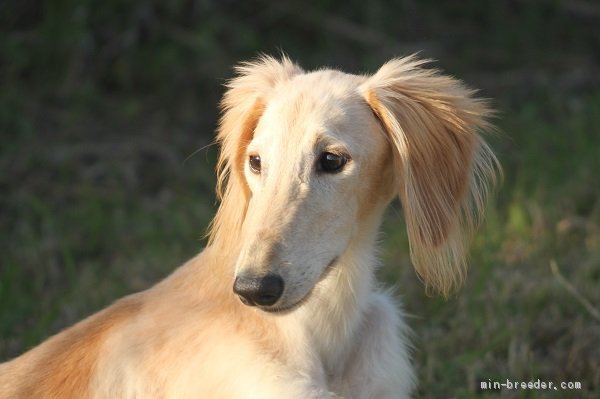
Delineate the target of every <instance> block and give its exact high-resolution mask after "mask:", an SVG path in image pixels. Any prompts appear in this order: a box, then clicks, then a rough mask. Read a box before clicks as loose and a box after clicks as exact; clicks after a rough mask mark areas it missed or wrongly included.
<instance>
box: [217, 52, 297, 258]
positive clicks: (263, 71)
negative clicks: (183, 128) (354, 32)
mask: <svg viewBox="0 0 600 399" xmlns="http://www.w3.org/2000/svg"><path fill="white" fill-rule="evenodd" d="M235 72H236V76H235V77H234V78H233V79H231V80H230V81H229V82H228V83H227V84H226V87H227V91H226V92H225V94H224V96H223V100H222V101H221V112H222V116H221V120H220V123H219V128H218V134H217V142H218V143H219V145H220V148H221V152H220V154H219V159H218V161H217V196H218V199H219V200H220V202H221V204H220V206H219V209H218V211H217V214H216V215H215V218H214V219H213V221H212V223H211V224H210V226H209V229H208V233H207V235H208V245H209V246H215V245H219V246H228V245H233V244H235V243H238V242H239V239H238V238H239V233H240V230H241V226H242V223H243V220H244V216H245V214H246V208H247V204H248V199H249V196H250V192H249V189H248V186H247V184H246V181H245V179H244V173H243V172H244V162H245V152H246V147H247V146H248V144H249V143H250V141H251V140H252V138H253V135H254V129H255V128H256V125H257V123H258V120H259V119H260V116H261V115H262V112H263V110H264V107H265V104H266V101H267V97H268V95H269V92H270V90H272V89H273V88H274V87H275V86H276V85H277V84H278V83H280V82H282V81H285V80H288V79H290V78H291V77H292V76H294V75H296V74H299V73H302V69H300V67H298V66H297V65H295V64H294V63H293V62H292V61H290V60H289V58H287V57H286V56H285V55H282V56H281V59H276V58H273V57H271V56H267V55H261V56H260V57H259V58H258V59H256V60H255V61H250V62H244V63H242V64H240V65H238V66H237V67H236V68H235Z"/></svg>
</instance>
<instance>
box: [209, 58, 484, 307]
mask: <svg viewBox="0 0 600 399" xmlns="http://www.w3.org/2000/svg"><path fill="white" fill-rule="evenodd" d="M422 64H423V61H419V60H417V59H415V58H414V57H407V58H404V59H396V60H392V61H390V62H388V63H386V64H385V65H384V66H383V67H382V68H381V69H380V70H379V71H378V72H377V73H376V74H375V75H373V76H370V77H367V76H357V75H350V74H345V73H342V72H339V71H334V70H318V71H315V72H310V73H307V72H304V71H303V70H302V69H301V68H299V67H298V66H296V65H295V64H293V63H292V62H291V61H289V60H288V59H287V58H283V59H282V60H276V59H274V58H271V57H262V58H260V59H259V60H258V61H256V62H252V63H246V64H242V65H241V66H240V67H238V69H237V72H238V76H237V77H236V78H234V79H233V80H231V81H230V82H229V84H228V91H227V92H226V94H225V96H224V99H223V111H224V114H223V117H222V120H221V125H220V130H219V136H218V140H219V142H220V144H221V148H222V150H221V156H220V159H219V165H218V170H219V187H218V189H219V193H220V195H221V201H222V202H221V206H220V208H219V211H218V213H217V216H216V218H215V220H214V222H213V225H212V230H211V237H210V238H211V241H210V244H211V245H223V243H225V242H227V243H230V244H232V243H233V244H234V245H228V246H223V248H229V249H231V248H235V251H236V253H239V256H238V257H237V263H236V270H235V277H236V279H235V283H234V291H235V292H236V293H237V294H238V295H240V297H241V298H242V300H243V301H244V302H245V303H247V304H249V305H257V306H260V307H261V308H263V309H264V310H271V311H278V310H284V309H290V308H293V307H294V306H296V305H298V304H299V303H301V302H302V301H303V299H305V298H306V297H307V296H308V294H309V293H310V292H311V290H312V289H313V288H314V286H315V285H316V284H318V282H319V281H320V280H321V279H323V278H324V276H325V275H326V274H327V273H328V271H329V270H330V269H331V268H332V267H335V263H336V260H338V259H339V258H340V257H342V255H344V254H346V253H347V252H348V251H351V250H360V249H361V247H365V246H367V247H368V246H370V245H372V243H373V240H374V237H375V233H376V230H377V227H378V225H379V221H380V218H381V214H382V213H383V210H384V209H385V207H386V206H387V204H389V202H390V201H391V200H392V199H393V198H394V196H395V195H399V197H400V200H401V202H402V206H403V209H404V215H405V219H406V226H407V230H408V236H409V240H410V251H411V256H412V260H413V263H414V265H415V268H416V270H417V272H418V273H419V275H420V276H421V278H422V280H423V281H424V282H425V284H426V285H427V286H429V287H432V288H434V289H437V290H439V291H440V292H442V293H443V294H447V293H448V292H449V291H450V290H451V289H452V288H453V287H455V286H458V285H459V284H460V282H461V281H462V280H463V278H464V273H465V258H466V244H467V242H468V240H469V238H470V235H471V232H472V231H473V228H474V227H475V226H476V225H477V223H478V221H479V219H480V217H481V214H482V211H483V209H482V208H483V204H484V202H485V196H486V193H487V188H488V182H489V181H490V180H493V178H494V175H495V169H496V161H495V158H494V156H493V155H492V153H491V152H490V150H489V149H488V147H487V146H486V145H485V143H484V142H483V141H482V139H481V138H480V137H479V135H478V131H479V130H481V129H485V128H488V127H489V126H488V124H487V122H486V117H488V116H489V115H490V111H489V110H488V108H487V107H486V106H485V104H484V103H483V102H482V101H480V100H476V99H474V98H473V97H472V94H473V93H472V92H471V91H469V90H468V89H466V88H465V87H464V86H463V85H462V84H461V83H460V82H459V81H457V80H455V79H453V78H450V77H446V76H443V75H441V74H439V73H438V72H437V71H434V70H430V69H423V68H422Z"/></svg>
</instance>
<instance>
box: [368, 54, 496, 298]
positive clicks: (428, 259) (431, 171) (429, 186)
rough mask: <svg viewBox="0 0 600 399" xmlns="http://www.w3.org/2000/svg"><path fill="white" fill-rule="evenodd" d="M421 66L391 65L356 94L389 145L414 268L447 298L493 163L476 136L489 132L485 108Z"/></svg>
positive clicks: (411, 60)
mask: <svg viewBox="0 0 600 399" xmlns="http://www.w3.org/2000/svg"><path fill="white" fill-rule="evenodd" d="M425 62H426V61H422V60H418V59H416V58H415V57H412V56H411V57H406V58H402V59H395V60H392V61H390V62H388V63H386V64H385V65H383V66H382V67H381V69H379V71H378V72H377V73H376V74H375V75H373V76H371V77H369V78H368V79H367V80H366V81H365V83H364V84H363V85H362V86H361V88H360V89H361V91H362V94H363V96H364V97H365V99H366V101H367V102H368V104H369V105H370V107H371V108H372V110H373V113H374V114H375V115H376V117H377V118H378V119H379V120H380V121H381V123H382V125H383V128H384V130H385V133H386V135H387V137H388V140H389V141H390V143H391V145H392V148H393V153H394V164H393V167H394V169H395V173H396V177H397V184H398V187H399V196H400V200H401V202H402V207H403V210H404V217H405V220H406V226H407V229H408V237H409V241H410V251H411V258H412V261H413V264H414V266H415V269H416V270H417V273H418V274H419V275H420V277H421V278H422V280H423V281H424V283H425V284H426V286H427V287H428V288H433V289H435V290H437V291H439V292H441V293H442V294H443V295H445V296H446V295H448V294H449V293H450V292H451V291H452V289H453V288H455V287H458V286H459V285H460V284H461V283H462V281H463V280H464V277H465V274H466V258H467V246H468V243H469V241H470V238H471V236H472V232H473V230H474V228H475V227H476V226H477V224H478V223H479V220H480V219H481V217H482V214H483V207H484V205H485V201H486V195H487V192H488V187H489V186H490V184H489V183H490V182H494V181H495V175H496V171H497V170H498V167H497V165H498V163H497V160H496V158H495V157H494V155H493V154H492V152H491V151H490V149H489V148H488V146H487V145H486V144H485V142H484V141H483V140H482V139H481V138H480V136H479V134H478V132H479V131H481V130H485V129H489V128H490V127H491V126H490V124H489V123H488V122H487V118H488V117H489V116H490V115H491V114H492V112H491V110H490V109H489V108H488V107H487V106H486V104H485V102H484V101H482V100H478V99H475V98H473V94H474V92H473V91H471V90H469V89H467V88H465V87H464V85H463V84H462V83H461V82H460V81H458V80H456V79H454V78H451V77H448V76H444V75H441V74H440V73H439V72H438V71H436V70H431V69H424V68H423V67H422V65H423V64H424V63H425Z"/></svg>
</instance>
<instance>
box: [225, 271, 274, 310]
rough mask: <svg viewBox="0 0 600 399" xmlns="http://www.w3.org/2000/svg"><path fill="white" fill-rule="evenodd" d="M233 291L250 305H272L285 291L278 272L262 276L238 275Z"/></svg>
mask: <svg viewBox="0 0 600 399" xmlns="http://www.w3.org/2000/svg"><path fill="white" fill-rule="evenodd" d="M233 292H235V293H236V294H238V295H239V297H240V299H241V300H242V302H244V304H246V305H248V306H255V305H259V306H271V305H273V304H274V303H275V302H277V300H278V299H279V298H280V297H281V294H282V293H283V279H282V278H281V276H279V275H277V274H267V275H266V276H262V277H254V276H244V275H241V276H237V277H236V278H235V282H234V283H233Z"/></svg>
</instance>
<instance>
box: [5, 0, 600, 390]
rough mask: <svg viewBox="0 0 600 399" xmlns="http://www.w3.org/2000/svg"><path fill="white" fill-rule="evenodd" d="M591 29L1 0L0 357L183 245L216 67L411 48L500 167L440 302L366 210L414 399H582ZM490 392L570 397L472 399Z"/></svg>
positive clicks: (342, 64) (599, 220) (210, 117)
mask: <svg viewBox="0 0 600 399" xmlns="http://www.w3.org/2000/svg"><path fill="white" fill-rule="evenodd" d="M598 26H600V3H598V2H596V1H593V0H573V1H569V0H537V1H536V0H531V1H525V0H510V1H509V0H505V1H504V0H502V1H492V0H489V1H482V0H463V1H460V2H458V1H433V0H422V1H416V0H402V1H389V0H371V1H362V0H346V1H339V0H322V1H313V2H303V1H300V0H296V1H266V0H264V1H258V0H247V1H231V0H228V1H216V0H212V1H211V0H173V1H159V0H143V1H142V0H130V1H125V0H123V1H121V0H103V1H97V0H77V1H76V0H54V1H42V2H40V1H34V0H20V1H16V0H12V1H11V0H4V1H0V360H6V359H8V358H11V357H13V356H15V355H17V354H19V353H21V352H22V351H24V350H26V349H27V348H30V347H32V346H33V345H36V344H37V343H39V342H40V341H41V340H42V339H44V338H46V337H48V336H49V335H51V334H53V333H56V332H57V331H59V330H60V329H62V328H64V327H65V326H67V325H69V324H72V323H74V322H76V321H77V320H79V319H81V318H82V317H84V316H85V315H88V314H90V313H92V312H94V311H96V310H99V309H100V308H102V307H103V306H106V305H108V304H110V303H111V302H112V301H114V300H115V299H116V298H118V297H120V296H122V295H125V294H126V293H129V292H132V291H137V290H142V289H145V288H146V287H148V286H150V285H152V284H153V283H155V282H156V281H158V280H159V279H161V278H163V277H164V276H166V275H167V274H168V273H170V272H171V271H172V270H173V269H174V268H175V267H177V266H178V265H179V264H181V263H182V262H183V261H184V260H186V259H188V258H190V257H191V256H193V255H194V254H195V253H197V252H198V251H200V249H201V248H202V247H203V245H204V241H203V238H202V236H203V233H204V231H205V228H206V226H207V224H208V223H209V221H210V220H211V218H212V216H213V214H214V212H215V209H216V206H217V205H216V203H215V196H214V183H215V177H214V173H213V168H214V163H215V158H216V155H217V148H216V146H211V145H210V144H211V143H212V142H213V134H214V130H215V126H216V123H217V118H218V102H219V99H220V97H221V95H222V93H223V84H224V82H225V81H226V80H227V79H228V78H230V77H231V76H232V66H233V65H234V64H235V63H237V62H239V61H242V60H247V59H249V58H252V57H255V56H256V55H257V54H258V53H259V52H265V53H268V54H278V53H279V52H280V51H281V50H283V51H285V52H286V53H287V54H289V56H290V57H291V58H292V59H294V60H297V61H298V62H299V63H300V64H301V65H302V66H304V67H305V68H307V69H311V68H316V67H321V66H330V67H336V68H340V69H343V70H345V71H348V72H354V73H367V72H375V71H376V70H377V68H378V67H379V66H380V65H381V64H382V63H383V62H385V61H386V60H388V59H390V58H392V57H394V56H402V55H408V54H410V53H413V52H417V51H418V52H420V55H421V56H422V57H427V58H433V59H435V60H437V61H436V62H435V63H434V64H433V66H435V67H437V68H441V69H443V70H444V71H445V72H447V73H449V74H452V75H454V76H457V77H459V78H461V79H463V80H465V81H466V82H467V83H468V84H469V85H471V86H472V87H475V88H478V89H480V94H481V95H482V96H484V97H489V98H491V99H492V102H493V104H494V107H495V108H496V109H498V111H499V114H498V118H497V120H496V124H497V125H498V126H499V128H500V133H499V134H497V135H494V136H492V137H490V138H489V141H490V142H491V144H492V147H493V148H494V149H495V151H496V153H497V154H498V156H499V158H500V160H501V162H502V164H503V167H504V171H505V180H504V184H503V185H502V186H501V187H500V189H499V190H498V192H497V195H496V196H495V197H494V199H493V200H492V201H491V202H490V204H489V212H488V214H487V222H486V224H485V225H484V226H483V228H482V229H481V231H480V233H479V234H478V235H477V238H476V240H475V242H474V245H473V250H472V261H471V264H472V267H471V271H470V274H469V278H468V281H467V285H466V287H465V289H464V290H462V291H461V292H460V293H458V294H457V295H455V296H454V297H452V298H450V299H449V300H447V301H446V300H443V299H441V298H437V297H428V296H426V295H425V293H424V289H423V286H422V284H421V283H420V282H419V281H418V279H417V278H416V277H415V273H414V271H413V269H412V267H411V266H410V261H409V258H408V245H407V241H406V236H405V231H404V225H403V220H402V217H401V212H400V207H399V205H398V204H395V205H394V206H393V207H392V208H391V209H390V211H389V213H388V217H386V222H385V226H384V231H385V234H384V239H383V240H382V241H383V251H382V253H383V257H384V264H385V267H384V268H383V269H382V270H381V278H382V279H384V280H385V281H386V282H387V283H388V284H389V285H391V284H395V285H396V286H397V291H398V293H399V296H401V297H402V300H403V302H404V304H405V308H406V311H407V312H408V313H409V314H411V315H412V316H411V317H410V319H409V323H410V325H411V326H412V327H413V329H414V344H415V348H416V349H415V352H414V354H415V362H416V365H417V368H418V374H419V379H420V388H419V394H418V397H423V398H448V397H460V398H480V397H510V398H512V397H514V398H537V397H544V398H546V397H553V398H554V397H555V398H566V397H569V398H598V397H600V396H598V395H599V392H600V311H599V309H600V178H599V177H598V175H599V174H600V162H599V159H600V131H599V128H598V126H600V51H599V49H600V29H598ZM551 265H552V266H553V267H551ZM507 378H509V379H511V380H519V381H523V380H525V381H529V380H534V381H535V380H536V379H538V378H539V379H541V380H546V381H554V382H555V383H558V382H560V381H580V382H581V384H582V387H583V389H582V390H578V391H557V392H545V393H543V392H536V391H517V392H508V391H504V392H502V393H497V392H496V393H495V394H490V393H489V392H485V391H481V390H480V388H479V382H480V381H488V380H491V381H506V379H507Z"/></svg>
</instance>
